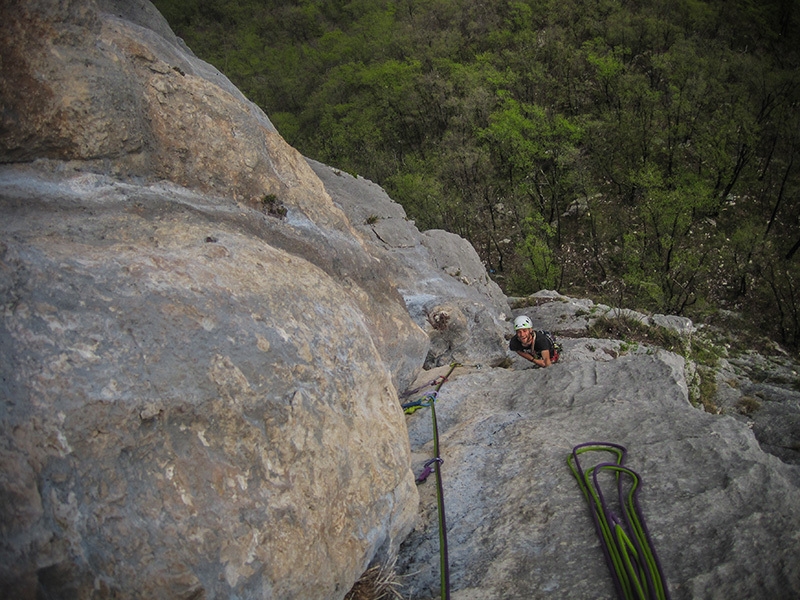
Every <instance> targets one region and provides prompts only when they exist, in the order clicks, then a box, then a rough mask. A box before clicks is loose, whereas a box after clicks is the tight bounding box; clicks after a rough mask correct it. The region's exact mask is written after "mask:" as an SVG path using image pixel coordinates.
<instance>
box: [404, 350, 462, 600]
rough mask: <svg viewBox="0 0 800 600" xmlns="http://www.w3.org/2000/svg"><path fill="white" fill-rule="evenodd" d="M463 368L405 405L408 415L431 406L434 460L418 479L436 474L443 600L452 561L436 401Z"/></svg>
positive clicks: (436, 381) (446, 599) (446, 596)
mask: <svg viewBox="0 0 800 600" xmlns="http://www.w3.org/2000/svg"><path fill="white" fill-rule="evenodd" d="M459 366H461V365H460V364H459V363H452V364H451V365H450V370H449V371H448V372H447V375H445V376H444V377H437V378H436V379H434V380H433V381H432V382H431V383H430V385H434V384H435V385H436V387H435V388H434V389H433V391H431V392H429V393H427V394H425V395H424V396H423V397H422V398H420V399H419V400H415V401H413V402H408V403H406V404H403V405H402V406H403V411H404V412H405V413H406V414H412V413H414V412H415V411H417V410H419V409H420V408H423V407H426V406H429V407H430V409H431V419H432V421H433V458H431V459H430V460H429V461H427V462H426V463H425V464H424V465H423V469H422V472H421V473H420V474H419V476H418V477H417V479H416V481H417V483H418V484H419V483H423V482H424V481H425V480H426V479H427V478H428V476H429V475H430V474H431V473H432V472H433V473H435V474H436V507H437V513H438V515H439V573H440V577H439V580H440V587H441V596H440V597H441V600H450V561H449V559H448V555H447V522H446V519H445V513H444V488H443V486H442V471H441V466H442V463H443V462H444V461H443V460H442V458H441V456H439V427H438V424H437V422H436V399H437V398H438V396H439V390H441V389H442V386H443V385H444V382H445V381H447V379H448V377H450V375H452V373H453V371H454V370H455V368H456V367H459ZM425 387H427V386H422V387H421V388H418V389H417V390H416V391H420V390H421V389H424V388H425Z"/></svg>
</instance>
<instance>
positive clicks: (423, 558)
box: [0, 0, 800, 600]
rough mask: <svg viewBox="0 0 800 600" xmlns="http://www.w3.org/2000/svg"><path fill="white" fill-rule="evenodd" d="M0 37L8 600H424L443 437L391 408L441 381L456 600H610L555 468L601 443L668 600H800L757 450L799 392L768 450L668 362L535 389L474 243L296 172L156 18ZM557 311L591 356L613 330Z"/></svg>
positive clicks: (71, 21) (633, 362) (99, 5)
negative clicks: (702, 398) (383, 597)
mask: <svg viewBox="0 0 800 600" xmlns="http://www.w3.org/2000/svg"><path fill="white" fill-rule="evenodd" d="M0 28H1V30H0V34H1V35H0V52H1V53H2V54H1V56H2V65H1V66H2V72H1V76H2V79H1V80H0V102H2V111H0V163H2V165H1V166H0V302H1V303H2V309H3V312H2V320H0V400H2V402H0V440H2V444H0V465H2V468H0V498H2V502H0V596H2V597H8V598H21V599H26V598H42V597H57V598H67V597H69V598H148V599H150V598H170V599H171V598H208V599H212V598H217V599H221V598H242V599H250V598H260V599H265V598H269V599H278V598H280V599H284V598H285V599H289V598H303V599H306V598H307V599H326V600H327V599H331V600H334V599H335V600H340V599H341V598H343V597H344V595H345V594H346V593H347V591H348V590H349V589H350V587H351V586H352V584H353V582H354V581H355V580H356V579H357V578H358V577H359V576H360V574H361V573H362V572H363V571H364V569H365V568H366V567H367V566H368V564H369V563H370V562H373V561H380V560H383V559H386V558H388V557H391V556H393V555H394V554H396V553H397V552H398V549H399V547H400V544H401V543H402V542H403V541H404V540H405V544H404V546H403V547H402V550H401V551H400V562H399V564H400V568H401V569H402V570H404V571H405V572H406V573H408V574H409V576H408V577H407V578H406V580H405V581H406V588H405V590H404V591H405V593H406V594H407V595H410V596H411V597H414V598H420V599H422V598H430V597H432V596H434V595H435V594H436V585H437V584H436V578H437V576H438V573H437V572H436V566H437V565H438V559H437V558H436V554H437V551H438V548H437V536H436V533H435V528H436V524H435V520H434V519H433V518H432V515H434V514H435V511H434V510H433V506H434V505H433V502H432V501H433V495H432V486H431V485H429V484H424V485H423V487H421V488H419V489H420V490H421V495H422V500H423V502H422V511H421V518H420V514H418V513H420V511H419V498H420V492H418V489H417V487H416V486H415V484H414V472H413V470H412V467H413V468H414V469H416V468H418V467H419V465H420V464H421V463H422V462H424V461H425V460H427V459H428V458H429V456H430V421H429V414H428V413H426V412H425V411H418V413H415V414H414V415H411V416H408V417H407V416H404V415H403V413H402V411H401V409H400V402H399V399H398V394H399V392H402V391H404V390H405V389H406V388H408V387H414V386H415V385H417V384H419V383H424V382H425V381H428V380H430V379H431V378H432V377H433V375H434V373H435V372H436V371H435V368H436V367H437V366H439V365H447V364H449V363H450V362H452V361H458V362H460V363H463V364H464V366H462V367H459V369H458V370H457V372H456V375H455V376H454V377H453V378H452V381H450V382H448V384H447V386H446V387H445V388H444V390H443V393H442V395H441V397H440V401H439V402H440V406H441V408H440V409H439V410H440V415H441V430H442V437H443V448H444V457H445V461H446V462H445V465H444V476H445V497H446V501H447V505H448V510H449V523H450V533H451V537H450V541H451V550H452V554H451V556H452V559H453V563H452V573H453V578H452V579H453V597H454V598H460V599H461V600H467V599H471V600H477V599H481V598H487V599H488V598H520V599H522V598H526V599H527V598H551V597H552V598H564V597H569V598H576V599H582V598H586V599H589V598H597V597H606V596H608V595H609V593H610V589H611V588H610V587H609V586H610V584H609V581H608V579H607V574H606V573H605V566H604V564H603V562H602V556H601V555H599V548H597V546H596V542H595V541H594V538H593V531H592V530H591V523H590V521H589V520H588V515H587V513H586V512H585V507H584V506H583V504H582V502H583V501H582V498H581V497H580V494H579V491H578V489H577V487H576V486H575V485H574V482H573V481H571V475H570V473H569V471H568V469H567V468H566V462H565V458H566V453H567V452H568V450H569V449H570V448H571V445H572V444H575V443H580V442H584V441H589V440H590V439H592V438H596V437H603V438H607V439H608V441H614V442H619V443H624V444H626V445H627V446H628V447H629V451H630V452H631V456H632V461H633V464H632V466H634V467H636V468H638V469H639V470H640V471H641V474H642V475H643V477H644V479H645V482H646V490H645V493H644V494H643V503H644V505H645V510H646V512H647V514H648V517H650V521H649V523H650V524H651V526H652V529H653V532H654V537H655V541H656V546H657V548H658V550H659V552H660V554H661V556H662V559H663V562H664V563H665V566H664V570H665V573H666V576H667V579H668V580H669V584H670V587H671V590H672V592H673V598H681V599H689V598H715V597H730V598H735V597H737V593H741V594H742V595H741V596H739V597H763V598H778V597H787V598H788V597H796V596H798V594H800V574H799V572H798V568H797V566H796V561H795V560H793V557H794V556H796V555H797V553H798V551H800V540H798V539H797V535H796V532H797V531H798V529H800V521H798V515H800V510H798V509H800V506H798V503H799V502H800V501H798V498H800V494H798V491H799V490H798V488H800V473H798V468H800V467H797V466H796V465H793V464H789V463H790V462H791V461H789V460H787V459H786V457H787V455H790V453H791V452H795V451H794V450H791V446H792V444H793V443H795V442H796V441H797V440H796V439H795V437H793V436H796V433H794V432H793V431H792V430H791V427H789V426H787V427H784V429H782V430H781V432H780V439H778V440H777V441H776V438H770V440H771V443H769V444H767V443H765V442H764V441H763V439H766V438H757V437H756V436H754V434H753V431H754V430H755V432H756V435H761V434H762V433H763V432H760V430H759V428H762V429H766V428H767V426H768V425H769V426H771V425H772V424H774V423H776V422H777V421H780V422H782V423H784V424H786V423H793V422H796V421H792V420H791V419H796V418H797V412H798V411H797V410H796V403H797V398H796V395H795V394H794V392H792V391H791V390H790V389H784V388H781V395H780V397H781V398H782V405H781V407H782V408H781V411H778V410H777V409H774V410H772V409H771V413H770V414H774V415H778V416H776V417H775V418H774V419H772V420H761V421H757V420H756V421H753V422H755V423H756V425H755V426H754V427H753V428H752V429H751V426H752V425H753V422H750V421H748V420H747V419H750V418H751V417H750V416H746V417H745V416H743V415H739V417H741V418H732V417H731V416H726V415H709V414H706V413H703V412H702V411H700V410H698V409H696V408H693V407H692V406H690V404H689V403H688V401H687V388H688V383H687V378H686V367H687V365H686V364H685V363H684V361H683V359H682V358H681V357H678V356H677V355H674V354H669V353H665V352H662V351H659V350H657V349H655V348H651V347H646V346H642V347H641V348H638V349H637V350H636V351H635V352H630V351H624V350H623V349H622V348H621V347H620V344H619V343H618V342H612V341H603V340H589V339H584V338H582V337H577V338H573V339H571V340H567V341H565V349H566V353H565V356H564V359H563V361H562V362H560V363H559V364H558V365H556V366H555V367H554V368H552V369H547V370H544V371H541V370H532V369H528V368H527V367H528V365H527V364H525V363H522V362H519V360H517V357H515V356H510V355H509V354H508V352H507V345H506V343H507V342H506V338H507V337H508V336H510V334H511V329H510V325H509V323H508V319H509V318H510V317H511V316H513V314H514V313H512V311H511V309H510V307H509V304H508V299H507V298H505V296H504V295H503V294H502V293H501V291H500V290H499V288H498V287H497V286H496V285H495V284H494V283H493V282H492V281H491V280H490V279H489V278H488V277H487V276H486V272H485V270H484V269H483V267H482V265H481V264H480V261H479V260H478V257H477V255H476V254H475V252H474V251H473V250H472V248H471V247H470V246H469V245H468V244H467V243H466V242H465V241H464V240H462V239H460V238H458V237H457V236H454V235H452V234H448V233H446V232H442V231H428V232H420V231H418V230H417V229H416V227H415V226H414V224H413V223H412V222H410V221H408V219H407V218H406V215H405V213H404V212H403V210H402V207H400V206H399V205H398V204H397V203H395V202H393V201H392V200H391V199H390V198H388V196H387V195H386V194H385V192H384V191H383V190H382V189H380V187H378V186H377V185H375V184H373V183H371V182H369V181H366V180H364V179H362V178H359V177H353V176H351V175H348V174H346V173H342V172H340V171H338V170H336V169H335V168H333V167H330V166H326V165H322V164H319V163H316V162H314V161H310V160H306V159H305V158H303V157H302V156H300V155H299V154H298V153H297V152H296V151H295V150H294V149H292V148H291V147H289V146H288V145H287V144H286V143H285V142H284V141H283V139H282V138H281V137H280V135H279V134H278V132H276V131H275V129H274V127H273V126H272V125H271V123H270V122H269V119H268V118H267V116H266V115H264V113H263V112H261V111H260V110H259V109H258V108H257V107H256V106H255V105H253V104H252V103H251V102H249V101H248V100H247V99H245V98H244V97H243V96H242V95H241V93H239V91H238V90H236V88H235V87H234V86H233V85H231V83H230V82H229V81H228V80H227V79H226V78H225V77H224V76H223V75H221V74H220V73H219V72H218V71H216V70H215V69H214V68H212V67H211V66H209V65H208V64H206V63H204V62H203V61H200V60H198V59H197V58H196V57H195V56H194V55H193V54H192V53H191V51H190V50H189V49H188V48H186V47H185V45H184V44H183V43H182V42H181V41H180V40H179V39H177V38H176V37H175V36H174V35H173V34H172V32H171V31H170V29H169V27H168V26H167V24H166V23H165V22H164V20H163V19H162V18H161V17H160V15H159V14H158V12H157V11H156V10H155V9H154V8H153V6H152V5H151V4H150V3H149V2H146V1H142V0H133V1H123V0H94V1H92V0H23V1H21V2H4V3H2V4H0ZM548 300H549V301H548V302H546V303H543V304H542V305H541V306H536V307H533V306H532V307H530V311H531V312H530V314H531V316H532V317H534V319H535V321H536V323H537V326H539V325H541V326H543V327H547V328H550V329H554V330H557V329H558V327H559V323H562V322H564V321H569V324H567V325H565V327H567V328H569V329H571V330H572V331H573V334H574V332H575V331H577V330H578V329H579V328H578V327H576V326H575V324H574V322H575V320H576V319H578V320H581V319H583V320H588V318H590V317H586V316H581V317H577V314H578V313H581V314H582V315H591V314H592V313H593V311H594V308H595V307H588V305H587V303H586V302H582V301H575V300H573V299H567V298H562V297H557V295H556V296H554V297H552V298H549V299H548ZM526 310H528V309H526ZM569 311H572V312H571V313H570V315H568V316H565V315H566V313H567V312H569ZM501 362H505V363H509V362H510V364H511V368H510V369H501V368H496V365H498V364H500V363H501ZM423 366H425V367H428V368H431V369H433V370H432V371H422V368H423ZM729 366H730V369H734V368H736V364H735V363H733V362H731V363H730V365H729ZM740 376H741V373H740V372H738V371H737V373H736V375H735V376H734V374H732V373H729V372H727V371H726V372H725V375H724V377H725V378H726V382H727V383H726V385H727V386H728V387H727V388H725V396H726V398H729V399H727V400H725V402H728V403H732V402H736V399H735V398H734V396H735V395H736V390H735V389H734V388H735V387H736V388H737V389H747V390H750V389H751V388H752V389H756V388H755V387H753V386H749V387H748V385H749V384H748V385H746V384H744V383H741V380H740V379H736V377H740ZM721 387H722V386H721ZM773 387H777V386H773ZM785 387H787V386H785ZM753 393H760V394H762V396H768V395H769V394H772V393H773V392H772V391H771V388H770V389H767V388H766V387H763V386H762V387H760V388H757V391H754V392H753ZM774 395H775V396H777V392H775V394H774ZM765 412H767V411H765ZM784 446H785V448H784ZM778 447H780V449H781V450H780V452H779V451H778V450H777V448H778ZM764 449H767V450H770V451H772V452H773V453H775V454H777V455H778V456H781V457H782V458H783V459H784V460H785V462H782V461H781V460H779V459H778V458H776V457H775V456H773V455H770V454H767V453H765V452H764V451H763V450H764ZM781 452H784V454H781ZM737 590H738V592H737Z"/></svg>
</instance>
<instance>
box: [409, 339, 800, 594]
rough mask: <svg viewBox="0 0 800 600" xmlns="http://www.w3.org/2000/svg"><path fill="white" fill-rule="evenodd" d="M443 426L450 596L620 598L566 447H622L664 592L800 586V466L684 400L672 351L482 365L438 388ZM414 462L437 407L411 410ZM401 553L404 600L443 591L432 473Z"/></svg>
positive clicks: (424, 447)
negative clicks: (636, 481) (526, 365)
mask: <svg viewBox="0 0 800 600" xmlns="http://www.w3.org/2000/svg"><path fill="white" fill-rule="evenodd" d="M436 414H437V421H438V426H439V435H440V444H441V455H442V458H443V459H444V463H443V465H442V473H443V482H444V496H445V507H446V515H447V523H448V542H449V552H450V569H451V585H452V591H453V594H452V597H453V598H454V599H459V600H464V599H470V600H478V599H487V600H488V599H490V598H507V599H514V598H520V599H522V598H526V599H528V598H571V599H579V600H580V599H593V598H611V597H614V590H613V586H612V583H611V578H610V575H609V574H608V571H607V568H606V565H605V562H604V559H603V556H602V553H601V551H600V548H599V545H598V541H597V539H596V536H595V532H594V529H593V525H592V522H591V519H590V517H589V512H588V508H587V506H586V504H585V501H584V499H583V497H582V495H581V493H580V491H579V488H578V486H577V483H576V481H575V480H574V478H573V476H572V473H571V472H570V470H569V469H568V468H567V463H566V459H567V455H568V454H569V452H570V451H571V449H572V448H573V446H574V445H576V444H579V443H583V442H590V441H607V442H613V443H618V444H622V445H624V446H626V447H627V449H628V459H627V465H628V466H629V467H630V468H632V469H633V470H635V471H636V472H637V473H639V474H640V475H641V477H642V479H643V487H642V490H641V495H640V501H641V504H642V509H643V513H644V516H645V519H646V522H647V525H648V527H649V528H650V532H651V535H652V538H653V543H654V547H655V548H656V551H657V553H658V555H659V557H660V559H661V562H662V564H663V568H664V572H665V575H666V578H667V582H668V585H669V589H670V591H671V593H672V597H673V598H675V599H690V598H724V597H729V598H789V597H796V596H797V595H798V593H800V566H798V563H797V562H796V561H795V560H794V558H793V557H795V556H796V555H797V553H798V551H800V539H798V536H797V535H796V532H797V531H800V510H798V509H800V494H798V492H800V489H798V487H799V486H800V469H798V468H797V467H794V466H791V465H787V464H784V463H783V462H781V461H780V460H778V459H777V458H775V457H774V456H771V455H770V454H766V453H765V452H763V451H762V449H761V448H760V447H759V445H758V443H757V441H756V439H755V437H754V435H753V432H752V431H751V430H750V429H749V428H748V427H747V426H746V425H744V424H741V423H739V422H737V421H736V420H734V419H732V418H730V417H726V416H716V415H710V414H707V413H704V412H702V411H700V410H698V409H695V408H693V407H692V406H691V405H690V404H689V402H688V400H687V386H686V382H685V381H684V379H683V359H681V358H680V357H678V356H676V355H673V354H670V353H666V352H657V353H654V354H646V353H642V354H636V355H629V356H622V357H620V358H618V359H614V360H601V361H594V360H590V359H588V360H584V359H581V360H577V359H576V360H573V361H572V362H570V363H569V364H567V363H563V364H561V363H559V364H558V365H555V366H554V367H552V368H548V369H527V370H502V369H489V370H484V371H481V372H473V373H468V374H464V375H462V376H458V377H456V378H454V379H453V380H452V381H448V382H447V383H446V384H444V386H443V387H442V390H441V392H440V395H439V399H438V401H437V403H436ZM406 419H407V422H408V429H409V435H410V439H411V445H412V452H413V456H414V459H415V462H416V463H417V464H416V465H415V466H416V467H417V468H419V464H420V462H421V461H423V460H424V459H425V458H426V457H430V455H431V452H432V448H431V430H432V425H431V416H430V414H429V413H428V412H427V411H424V410H420V411H417V412H415V413H414V414H413V415H409V416H407V417H406ZM419 489H420V495H421V503H422V506H423V510H422V517H421V520H420V522H419V524H418V525H417V527H416V528H415V530H414V531H413V532H412V534H411V535H410V536H409V538H408V539H407V540H406V542H404V544H403V546H402V548H401V556H400V564H401V567H402V570H403V572H404V573H405V574H406V576H407V579H406V581H407V590H408V593H409V597H410V598H412V599H416V598H419V599H423V598H435V597H437V594H438V589H439V568H438V551H439V544H438V536H437V517H436V509H435V507H436V498H435V493H434V483H433V480H432V479H430V478H429V480H428V481H427V482H426V483H424V484H422V485H420V486H419Z"/></svg>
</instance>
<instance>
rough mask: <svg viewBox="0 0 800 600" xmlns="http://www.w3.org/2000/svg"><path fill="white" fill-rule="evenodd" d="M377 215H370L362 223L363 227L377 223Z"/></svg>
mask: <svg viewBox="0 0 800 600" xmlns="http://www.w3.org/2000/svg"><path fill="white" fill-rule="evenodd" d="M378 218H379V217H378V215H370V216H368V217H367V219H366V221H364V224H365V225H375V223H377V222H378Z"/></svg>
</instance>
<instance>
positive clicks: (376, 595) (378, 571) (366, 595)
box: [344, 562, 403, 600]
mask: <svg viewBox="0 0 800 600" xmlns="http://www.w3.org/2000/svg"><path fill="white" fill-rule="evenodd" d="M400 587H401V586H400V578H399V577H398V576H397V574H396V573H395V572H394V562H392V563H391V564H388V565H381V564H377V565H374V566H372V567H370V568H369V569H367V570H366V571H365V572H364V574H363V575H362V576H361V579H359V580H358V581H356V584H355V585H354V586H353V589H351V590H350V591H349V592H347V595H346V596H345V597H344V600H391V599H392V598H395V599H397V600H403V596H402V595H401V594H400V591H399V590H400Z"/></svg>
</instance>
